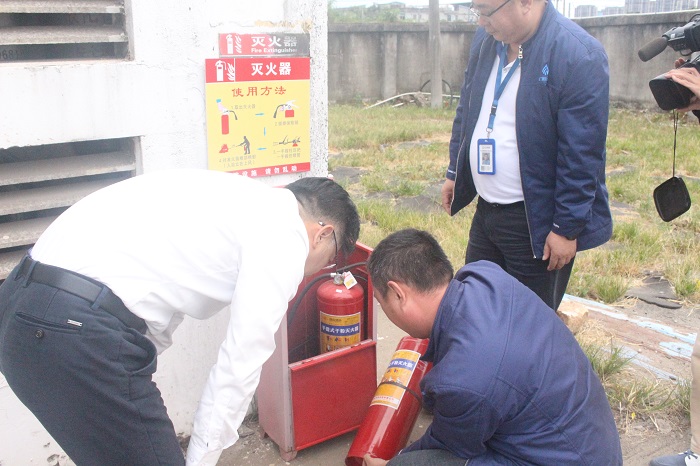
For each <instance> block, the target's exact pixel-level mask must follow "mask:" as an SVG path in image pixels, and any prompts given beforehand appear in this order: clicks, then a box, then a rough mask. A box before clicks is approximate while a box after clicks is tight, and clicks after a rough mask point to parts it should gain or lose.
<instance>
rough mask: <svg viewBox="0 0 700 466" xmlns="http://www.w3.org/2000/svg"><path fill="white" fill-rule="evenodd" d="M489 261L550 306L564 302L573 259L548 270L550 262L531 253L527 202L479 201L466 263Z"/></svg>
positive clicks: (470, 234)
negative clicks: (490, 202)
mask: <svg viewBox="0 0 700 466" xmlns="http://www.w3.org/2000/svg"><path fill="white" fill-rule="evenodd" d="M478 260H488V261H491V262H495V263H496V264H498V265H500V266H501V267H502V268H503V270H505V271H506V272H508V273H509V274H510V275H512V276H513V277H515V278H517V279H518V281H520V282H521V283H522V284H524V285H525V286H527V287H528V288H530V289H531V290H532V291H534V292H535V293H536V294H537V296H539V297H540V298H542V301H544V302H545V303H546V304H547V305H548V306H549V307H551V308H552V309H554V310H556V309H557V308H558V307H559V304H560V303H561V300H562V298H563V297H564V293H565V292H566V286H567V285H568V283H569V278H570V277H571V269H572V268H573V266H574V261H573V259H572V260H571V262H569V263H568V264H567V265H565V266H564V267H563V268H561V269H559V270H552V271H548V270H547V265H548V263H549V261H543V260H542V259H536V258H535V257H534V254H533V252H532V245H531V241H530V231H529V230H528V226H527V216H526V214H525V203H523V202H516V203H515V204H508V205H494V204H489V203H488V202H486V201H484V200H483V199H481V198H479V202H478V204H477V207H476V213H475V214H474V218H473V219H472V226H471V230H470V231H469V244H468V245H467V253H466V262H467V263H470V262H476V261H478Z"/></svg>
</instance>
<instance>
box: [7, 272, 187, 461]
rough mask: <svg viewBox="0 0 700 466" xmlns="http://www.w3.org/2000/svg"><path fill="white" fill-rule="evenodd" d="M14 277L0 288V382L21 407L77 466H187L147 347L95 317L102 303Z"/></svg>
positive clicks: (109, 318)
mask: <svg viewBox="0 0 700 466" xmlns="http://www.w3.org/2000/svg"><path fill="white" fill-rule="evenodd" d="M18 268H19V267H18ZM18 268H15V270H14V271H13V272H12V274H11V275H10V276H9V277H8V278H7V279H6V280H5V282H4V283H3V284H2V286H0V372H2V374H3V375H4V376H5V378H6V379H7V383H8V384H9V386H10V388H11V389H12V391H13V392H14V393H15V395H17V397H18V398H19V399H20V401H22V403H24V405H25V406H26V407H27V408H29V410H31V411H32V413H34V415H35V416H36V417H37V419H38V420H39V421H40V422H41V423H42V425H43V426H44V427H45V428H46V430H47V431H48V432H49V434H51V436H52V437H53V438H54V439H55V440H56V442H58V444H59V445H60V446H61V448H63V450H64V451H65V452H66V454H67V455H68V456H69V457H70V458H71V460H73V461H74V462H75V463H76V464H77V465H88V466H95V465H115V466H117V465H129V466H131V465H144V466H146V465H184V464H185V460H184V455H183V453H182V450H181V448H180V445H179V443H178V440H177V437H176V435H175V430H174V428H173V424H172V422H171V420H170V418H169V417H168V413H167V411H166V408H165V404H164V403H163V399H162V398H161V394H160V391H159V390H158V388H157V387H156V385H155V383H154V382H153V380H152V375H153V373H154V372H155V370H156V358H157V354H156V349H155V347H154V346H153V343H152V342H151V341H150V340H149V339H148V338H146V337H145V336H144V335H143V334H142V333H140V332H139V331H137V330H135V329H133V328H130V327H127V326H126V325H125V324H124V323H122V322H121V321H120V320H119V319H117V318H116V317H114V316H113V315H112V314H110V313H108V312H106V311H105V310H104V309H101V308H100V299H102V298H101V297H98V298H97V300H96V301H95V302H90V301H88V300H86V299H84V298H80V297H77V296H75V295H73V294H70V293H67V292H65V291H63V290H60V289H57V288H54V287H52V286H48V285H44V284H41V283H38V282H34V281H31V280H29V281H28V280H27V278H26V277H25V276H18ZM107 290H108V289H107ZM100 296H102V295H100Z"/></svg>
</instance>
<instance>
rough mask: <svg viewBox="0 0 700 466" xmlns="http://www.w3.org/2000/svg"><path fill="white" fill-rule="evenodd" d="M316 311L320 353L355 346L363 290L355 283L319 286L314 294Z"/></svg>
mask: <svg viewBox="0 0 700 466" xmlns="http://www.w3.org/2000/svg"><path fill="white" fill-rule="evenodd" d="M316 301H317V305H318V311H319V312H320V314H321V315H320V321H321V326H320V333H319V337H320V347H321V353H326V352H328V351H333V350H336V349H338V348H343V347H345V346H351V345H354V344H356V343H359V342H360V340H361V339H362V311H363V310H364V305H365V290H364V289H363V288H362V286H360V285H359V284H355V285H354V286H352V287H351V288H347V287H346V286H345V285H344V284H343V283H340V284H336V283H335V282H334V281H333V280H328V281H327V282H325V283H323V284H321V286H319V287H318V291H317V292H316Z"/></svg>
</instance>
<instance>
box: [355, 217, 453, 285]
mask: <svg viewBox="0 0 700 466" xmlns="http://www.w3.org/2000/svg"><path fill="white" fill-rule="evenodd" d="M367 267H368V269H369V274H370V276H371V277H372V283H373V285H374V288H375V289H376V290H377V291H378V292H379V294H380V295H381V296H386V292H387V291H388V289H389V287H388V286H387V283H388V282H389V281H398V282H403V283H405V284H407V285H410V286H411V287H413V288H415V289H416V290H417V291H419V292H423V293H427V292H430V291H433V290H435V289H436V288H438V287H440V286H442V285H446V284H448V283H449V282H450V280H452V277H453V276H454V270H453V269H452V264H451V263H450V260H449V259H448V258H447V255H445V251H443V250H442V248H441V247H440V244H438V242H437V240H436V239H435V238H434V237H433V236H432V235H431V234H430V233H428V232H427V231H421V230H416V229H414V228H408V229H405V230H399V231H397V232H395V233H392V234H390V235H389V236H387V237H386V238H384V239H383V240H382V241H380V242H379V244H378V245H377V247H376V248H374V251H372V253H371V254H370V256H369V262H368V264H367Z"/></svg>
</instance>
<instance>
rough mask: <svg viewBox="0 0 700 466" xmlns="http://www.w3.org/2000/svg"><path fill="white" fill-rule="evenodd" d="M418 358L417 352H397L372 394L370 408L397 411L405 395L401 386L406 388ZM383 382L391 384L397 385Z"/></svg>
mask: <svg viewBox="0 0 700 466" xmlns="http://www.w3.org/2000/svg"><path fill="white" fill-rule="evenodd" d="M420 356H421V355H420V353H419V352H417V351H412V350H397V351H396V352H395V353H394V356H393V357H392V359H391V362H390V363H389V366H388V367H387V369H386V372H384V375H383V376H382V381H381V382H380V383H379V386H378V387H377V391H376V392H375V393H374V398H372V402H371V403H370V406H372V405H381V406H387V407H389V408H393V409H397V408H398V407H399V404H400V403H401V399H402V398H403V396H404V394H405V393H406V390H405V389H404V388H402V386H403V387H408V383H409V382H410V381H411V377H412V376H413V372H414V371H415V369H416V365H417V364H418V360H419V359H420ZM384 382H393V383H396V384H398V385H394V384H390V383H384Z"/></svg>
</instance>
